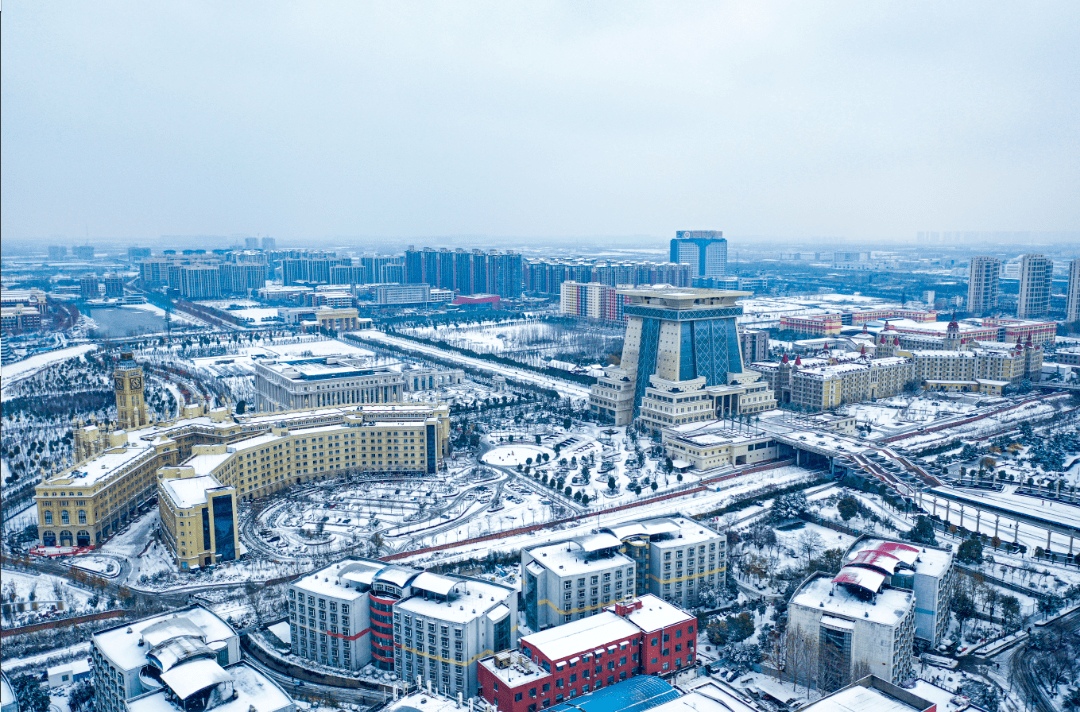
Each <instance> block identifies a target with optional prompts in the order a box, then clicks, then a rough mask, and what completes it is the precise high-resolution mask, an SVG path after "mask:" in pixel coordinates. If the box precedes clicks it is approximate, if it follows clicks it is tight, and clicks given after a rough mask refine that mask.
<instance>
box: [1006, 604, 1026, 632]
mask: <svg viewBox="0 0 1080 712" xmlns="http://www.w3.org/2000/svg"><path fill="white" fill-rule="evenodd" d="M1001 618H1002V620H1003V621H1004V622H1005V629H1006V630H1009V631H1014V630H1019V629H1020V626H1021V625H1023V622H1024V619H1023V615H1022V614H1021V613H1020V599H1018V598H1017V597H1016V596H1009V595H1005V596H1002V597H1001Z"/></svg>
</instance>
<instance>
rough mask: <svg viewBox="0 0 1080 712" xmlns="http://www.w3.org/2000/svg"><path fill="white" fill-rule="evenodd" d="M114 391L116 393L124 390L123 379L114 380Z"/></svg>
mask: <svg viewBox="0 0 1080 712" xmlns="http://www.w3.org/2000/svg"><path fill="white" fill-rule="evenodd" d="M116 390H118V391H122V390H124V379H123V378H117V379H116Z"/></svg>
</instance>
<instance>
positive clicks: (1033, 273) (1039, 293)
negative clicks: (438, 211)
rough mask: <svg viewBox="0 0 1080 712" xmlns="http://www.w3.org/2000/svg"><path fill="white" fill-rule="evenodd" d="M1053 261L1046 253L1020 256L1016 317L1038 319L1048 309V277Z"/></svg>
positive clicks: (1052, 268) (1051, 270)
mask: <svg viewBox="0 0 1080 712" xmlns="http://www.w3.org/2000/svg"><path fill="white" fill-rule="evenodd" d="M1053 270H1054V263H1053V261H1051V260H1050V258H1048V257H1047V256H1046V255H1040V254H1037V253H1029V254H1026V255H1024V256H1023V257H1021V258H1020V294H1019V296H1018V297H1017V300H1016V318H1018V319H1038V318H1040V317H1044V316H1046V313H1047V312H1048V311H1050V278H1051V274H1052V272H1053Z"/></svg>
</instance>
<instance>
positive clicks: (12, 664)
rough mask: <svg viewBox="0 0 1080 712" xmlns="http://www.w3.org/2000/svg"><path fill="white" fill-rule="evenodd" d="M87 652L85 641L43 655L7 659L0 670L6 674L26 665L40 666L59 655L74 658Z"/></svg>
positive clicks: (1, 663)
mask: <svg viewBox="0 0 1080 712" xmlns="http://www.w3.org/2000/svg"><path fill="white" fill-rule="evenodd" d="M89 652H90V641H86V642H85V643H76V644H75V645H71V646H68V647H66V648H62V649H60V650H47V651H45V652H44V653H40V654H38V655H28V656H27V657H25V658H9V659H7V660H4V661H3V662H0V668H3V670H4V672H8V671H9V670H16V669H18V668H21V667H25V666H27V665H36V664H41V663H43V662H45V661H46V660H48V659H49V658H55V657H57V656H59V655H70V656H75V655H81V654H83V653H89Z"/></svg>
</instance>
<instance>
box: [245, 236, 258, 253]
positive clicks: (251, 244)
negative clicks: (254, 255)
mask: <svg viewBox="0 0 1080 712" xmlns="http://www.w3.org/2000/svg"><path fill="white" fill-rule="evenodd" d="M244 249H247V250H257V249H259V238H257V237H245V238H244Z"/></svg>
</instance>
